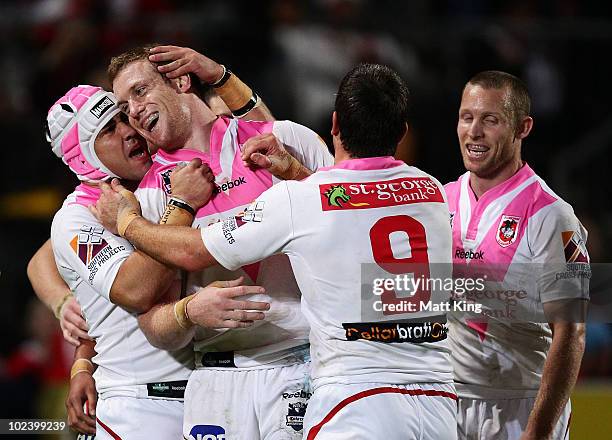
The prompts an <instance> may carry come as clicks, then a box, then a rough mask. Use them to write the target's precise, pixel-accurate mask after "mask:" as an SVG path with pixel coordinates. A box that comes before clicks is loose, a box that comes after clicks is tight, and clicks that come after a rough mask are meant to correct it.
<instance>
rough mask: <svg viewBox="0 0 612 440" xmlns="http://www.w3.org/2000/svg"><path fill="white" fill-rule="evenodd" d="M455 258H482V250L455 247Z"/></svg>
mask: <svg viewBox="0 0 612 440" xmlns="http://www.w3.org/2000/svg"><path fill="white" fill-rule="evenodd" d="M455 258H459V259H461V260H482V259H483V258H484V251H478V252H474V251H464V250H463V249H456V250H455Z"/></svg>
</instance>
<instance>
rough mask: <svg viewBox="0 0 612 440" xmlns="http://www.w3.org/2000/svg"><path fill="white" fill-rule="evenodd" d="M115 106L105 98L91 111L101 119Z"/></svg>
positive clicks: (110, 100)
mask: <svg viewBox="0 0 612 440" xmlns="http://www.w3.org/2000/svg"><path fill="white" fill-rule="evenodd" d="M112 105H113V100H112V99H110V98H109V97H108V96H105V97H104V98H102V99H101V100H100V102H98V103H97V104H96V105H94V107H93V108H92V109H91V110H90V111H91V114H92V115H94V116H95V117H96V118H98V119H100V118H101V117H102V115H103V114H104V113H106V111H107V110H108V109H109V108H111V107H112Z"/></svg>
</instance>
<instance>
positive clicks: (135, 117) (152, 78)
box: [113, 60, 191, 150]
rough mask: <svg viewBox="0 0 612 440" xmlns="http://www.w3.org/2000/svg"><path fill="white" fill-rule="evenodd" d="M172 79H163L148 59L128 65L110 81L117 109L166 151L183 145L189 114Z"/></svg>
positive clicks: (186, 133) (152, 142) (188, 128)
mask: <svg viewBox="0 0 612 440" xmlns="http://www.w3.org/2000/svg"><path fill="white" fill-rule="evenodd" d="M174 81H175V80H170V81H166V80H164V78H162V76H161V75H160V74H159V73H158V72H157V71H156V70H155V68H154V66H153V65H152V64H151V63H150V62H149V61H147V60H138V61H134V62H131V63H130V64H127V65H126V66H125V67H124V68H123V69H122V70H121V71H120V72H119V73H118V74H117V76H116V77H115V79H114V81H113V92H114V93H115V95H116V96H117V100H118V105H119V108H120V109H121V110H122V111H123V112H125V113H126V114H127V115H128V117H129V122H130V124H131V125H132V126H133V127H134V128H135V129H136V131H138V133H140V134H141V135H142V136H143V137H144V138H145V139H146V140H147V141H148V142H149V144H152V145H157V146H159V147H160V148H163V149H165V150H175V149H177V148H180V147H182V146H184V144H185V140H186V139H187V138H188V136H189V133H190V121H191V117H190V113H189V108H188V106H187V105H186V104H185V103H184V102H183V101H182V97H183V96H184V95H183V94H181V93H179V91H178V89H177V87H176V85H175V83H174Z"/></svg>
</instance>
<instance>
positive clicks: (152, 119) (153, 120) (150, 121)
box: [142, 112, 159, 131]
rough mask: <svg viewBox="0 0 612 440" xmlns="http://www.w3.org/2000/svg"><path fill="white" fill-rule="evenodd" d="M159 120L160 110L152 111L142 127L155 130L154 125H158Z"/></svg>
mask: <svg viewBox="0 0 612 440" xmlns="http://www.w3.org/2000/svg"><path fill="white" fill-rule="evenodd" d="M158 120H159V113H158V112H154V113H151V114H150V115H149V116H148V117H147V119H145V121H144V124H143V125H142V128H144V129H145V130H146V131H151V130H153V127H155V126H156V125H157V121H158Z"/></svg>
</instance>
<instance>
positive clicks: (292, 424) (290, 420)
mask: <svg viewBox="0 0 612 440" xmlns="http://www.w3.org/2000/svg"><path fill="white" fill-rule="evenodd" d="M309 366H310V363H309V362H307V363H301V364H294V365H288V366H282V367H273V368H264V369H249V370H241V369H229V368H225V369H216V368H202V369H197V370H195V371H194V372H193V373H191V376H190V378H189V381H188V382H187V389H186V390H185V417H184V422H183V436H184V438H186V439H189V440H194V439H198V440H199V439H200V438H204V439H215V440H216V439H219V440H225V439H228V440H229V439H231V440H294V439H301V438H302V427H303V420H304V413H305V412H306V405H307V404H308V398H309V397H310V391H309V386H310V376H309ZM198 435H200V436H199V437H198ZM207 435H208V436H209V437H207ZM160 438H161V437H160Z"/></svg>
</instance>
